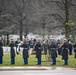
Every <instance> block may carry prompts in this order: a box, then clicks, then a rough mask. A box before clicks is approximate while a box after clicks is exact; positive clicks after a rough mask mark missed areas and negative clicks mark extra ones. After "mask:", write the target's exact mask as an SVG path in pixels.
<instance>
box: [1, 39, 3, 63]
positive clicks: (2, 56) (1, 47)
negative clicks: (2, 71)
mask: <svg viewBox="0 0 76 75" xmlns="http://www.w3.org/2000/svg"><path fill="white" fill-rule="evenodd" d="M2 46H3V43H2V40H1V39H0V64H2V63H3V47H2Z"/></svg>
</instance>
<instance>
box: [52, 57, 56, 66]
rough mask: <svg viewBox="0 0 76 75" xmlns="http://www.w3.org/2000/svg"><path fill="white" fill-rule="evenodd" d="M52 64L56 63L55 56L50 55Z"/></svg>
mask: <svg viewBox="0 0 76 75" xmlns="http://www.w3.org/2000/svg"><path fill="white" fill-rule="evenodd" d="M52 64H53V65H56V57H52Z"/></svg>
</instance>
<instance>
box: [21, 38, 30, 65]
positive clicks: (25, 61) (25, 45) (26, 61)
mask: <svg viewBox="0 0 76 75" xmlns="http://www.w3.org/2000/svg"><path fill="white" fill-rule="evenodd" d="M22 47H23V60H24V64H28V58H29V54H28V50H29V46H28V44H27V42H26V39H24V43H23V44H22Z"/></svg>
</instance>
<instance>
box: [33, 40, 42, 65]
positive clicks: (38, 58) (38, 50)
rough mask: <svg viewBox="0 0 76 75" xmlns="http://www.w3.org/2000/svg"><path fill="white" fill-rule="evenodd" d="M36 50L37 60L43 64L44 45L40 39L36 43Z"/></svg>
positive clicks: (39, 63)
mask: <svg viewBox="0 0 76 75" xmlns="http://www.w3.org/2000/svg"><path fill="white" fill-rule="evenodd" d="M34 50H35V51H36V58H37V60H38V63H37V65H41V52H42V45H41V42H40V40H38V42H37V43H36V45H35V49H34Z"/></svg>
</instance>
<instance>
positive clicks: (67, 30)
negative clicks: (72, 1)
mask: <svg viewBox="0 0 76 75" xmlns="http://www.w3.org/2000/svg"><path fill="white" fill-rule="evenodd" d="M65 15H66V21H65V36H66V38H69V30H70V28H69V26H68V24H66V23H67V22H68V21H69V0H65Z"/></svg>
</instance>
